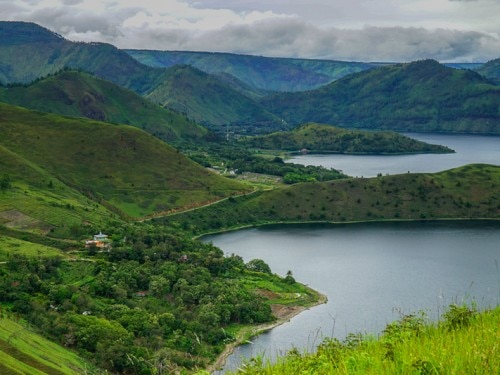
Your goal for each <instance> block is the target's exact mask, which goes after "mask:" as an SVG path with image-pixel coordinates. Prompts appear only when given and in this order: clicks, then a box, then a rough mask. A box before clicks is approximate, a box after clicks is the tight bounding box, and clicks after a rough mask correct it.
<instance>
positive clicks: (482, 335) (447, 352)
mask: <svg viewBox="0 0 500 375" xmlns="http://www.w3.org/2000/svg"><path fill="white" fill-rule="evenodd" d="M499 324H500V307H497V308H495V309H492V310H489V311H485V312H482V313H478V312H476V311H475V310H473V309H471V308H468V307H466V306H456V305H452V306H450V309H449V310H448V311H447V312H446V313H445V314H444V316H443V319H442V320H441V321H440V322H438V323H431V322H429V321H427V320H426V319H425V318H424V317H422V316H420V315H407V316H404V317H403V318H401V320H399V321H396V322H393V323H391V324H389V325H388V326H387V328H386V329H385V331H384V333H383V334H382V335H381V336H380V337H379V338H374V337H369V336H361V335H356V334H353V335H352V336H351V337H348V338H347V339H346V340H344V341H343V342H341V341H339V340H336V339H326V340H325V341H323V343H322V344H321V345H320V346H319V347H318V349H317V351H316V353H300V352H298V351H297V350H291V351H290V352H289V353H288V354H286V355H283V356H282V357H280V358H278V360H277V363H276V364H269V363H263V361H261V360H259V358H257V359H256V360H254V361H251V362H249V363H247V365H246V366H242V369H241V370H240V371H237V372H236V374H273V375H281V374H377V375H378V374H478V375H479V374H483V375H489V374H494V373H497V372H498V369H499V368H500V359H499V358H500V349H499V346H498V326H499Z"/></svg>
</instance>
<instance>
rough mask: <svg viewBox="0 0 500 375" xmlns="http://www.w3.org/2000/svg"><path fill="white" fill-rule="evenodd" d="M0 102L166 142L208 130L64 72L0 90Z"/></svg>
mask: <svg viewBox="0 0 500 375" xmlns="http://www.w3.org/2000/svg"><path fill="white" fill-rule="evenodd" d="M0 101H2V102H6V103H10V104H14V105H19V106H23V107H27V108H31V109H35V110H39V111H43V112H53V113H58V114H61V115H66V116H73V117H87V118H90V119H94V120H100V121H106V122H113V123H120V124H129V125H133V126H136V127H140V128H142V129H144V130H146V131H147V132H148V133H151V134H153V135H155V136H157V137H158V138H161V139H163V140H165V141H167V142H169V143H172V142H173V143H178V142H180V141H181V140H188V139H197V138H201V137H203V136H204V135H205V134H206V133H207V131H206V129H204V128H202V127H201V126H199V125H197V124H196V123H194V122H192V121H188V120H187V119H186V118H185V117H184V116H181V115H179V114H176V113H174V112H171V111H169V110H166V109H163V108H161V107H159V106H158V105H156V104H153V103H151V102H150V101H148V100H146V99H144V98H142V97H141V96H139V95H137V94H136V93H134V92H133V91H130V90H127V89H124V88H122V87H120V86H117V85H115V84H113V83H111V82H108V81H104V80H102V79H99V78H97V77H93V76H91V75H89V74H86V73H82V72H76V71H63V72H59V73H57V74H55V75H53V76H49V77H46V78H44V79H41V80H36V81H35V82H34V83H33V84H31V85H29V86H22V85H19V86H11V87H8V88H7V87H4V88H0Z"/></svg>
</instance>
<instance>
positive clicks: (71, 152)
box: [0, 103, 246, 217]
mask: <svg viewBox="0 0 500 375" xmlns="http://www.w3.org/2000/svg"><path fill="white" fill-rule="evenodd" d="M0 145H1V146H3V148H4V150H6V151H5V152H6V153H10V154H11V155H12V158H15V159H17V160H23V161H25V165H23V168H24V169H25V170H26V171H27V172H26V173H28V172H30V173H35V172H33V171H32V170H30V169H29V168H28V167H27V166H26V165H29V166H31V167H32V169H36V170H37V173H43V174H49V175H50V176H52V178H53V179H54V181H53V182H52V183H53V184H55V183H56V181H55V180H57V181H60V182H62V183H63V184H64V185H66V186H68V187H72V188H73V189H76V190H78V191H79V192H82V193H84V194H85V195H87V196H88V197H90V198H92V200H95V201H97V202H99V203H102V204H104V205H106V206H107V207H108V208H110V209H112V210H115V211H117V212H118V213H121V214H125V215H128V216H131V217H141V216H145V215H149V214H152V213H154V212H158V211H167V210H172V209H178V208H185V207H188V206H189V207H191V206H196V205H197V204H202V203H203V202H208V201H212V200H217V199H220V198H222V197H225V196H228V195H231V194H236V193H238V192H241V191H243V190H245V189H246V188H244V187H242V186H241V185H240V184H239V183H236V182H235V181H232V180H229V179H225V178H222V177H220V176H218V175H216V174H214V173H212V172H209V171H207V170H206V169H205V168H203V167H201V166H200V165H198V164H196V163H194V162H193V161H191V160H190V159H188V158H186V157H185V156H184V155H182V154H181V153H179V151H177V150H175V149H174V148H172V147H170V146H168V145H167V144H165V143H164V142H162V141H160V140H158V139H157V138H154V137H153V136H151V135H149V134H147V133H145V132H144V131H142V130H140V129H137V128H133V127H130V126H122V125H111V124H107V123H104V122H98V121H90V120H86V119H75V118H65V117H61V116H58V115H53V114H47V113H41V112H34V111H30V110H26V109H23V108H20V107H13V106H10V105H7V104H1V103H0ZM7 165H9V163H7ZM11 171H12V173H14V172H15V173H16V174H18V172H17V167H12V169H11ZM39 171H41V172H39ZM49 175H45V178H44V180H42V181H44V182H41V184H43V183H45V184H50V181H47V179H48V178H49ZM34 178H36V176H35V177H34ZM14 183H15V180H14Z"/></svg>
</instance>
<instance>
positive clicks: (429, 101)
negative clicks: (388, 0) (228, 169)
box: [262, 60, 500, 134]
mask: <svg viewBox="0 0 500 375" xmlns="http://www.w3.org/2000/svg"><path fill="white" fill-rule="evenodd" d="M262 103H263V104H264V106H265V107H266V108H268V109H269V111H270V112H273V113H275V114H277V115H278V116H281V117H283V118H284V119H285V120H286V121H287V122H289V123H292V124H299V123H304V122H309V121H313V122H320V123H327V124H336V125H338V126H342V127H349V128H368V129H388V130H397V131H414V132H457V133H483V134H488V133H489V134H500V88H499V87H497V86H494V85H492V84H491V83H490V82H489V81H487V80H486V79H484V78H482V77H481V76H480V75H478V74H477V73H474V72H472V71H469V70H456V69H452V68H447V67H445V66H443V65H441V64H439V63H438V62H436V61H433V60H425V61H418V62H414V63H408V64H397V65H392V66H386V67H382V68H377V69H372V70H369V71H365V72H361V73H357V74H352V75H350V76H348V77H345V78H343V79H340V80H338V81H336V82H333V83H331V84H329V85H327V86H324V87H322V88H320V89H317V90H314V91H309V92H304V93H291V94H281V95H275V96H271V97H268V98H265V99H264V100H263V101H262Z"/></svg>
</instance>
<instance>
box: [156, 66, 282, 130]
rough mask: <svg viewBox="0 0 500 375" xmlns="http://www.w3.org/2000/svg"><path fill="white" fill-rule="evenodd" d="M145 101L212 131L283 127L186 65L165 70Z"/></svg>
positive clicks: (247, 100)
mask: <svg viewBox="0 0 500 375" xmlns="http://www.w3.org/2000/svg"><path fill="white" fill-rule="evenodd" d="M146 97H147V98H148V99H150V100H151V101H153V102H155V103H160V104H161V105H163V106H165V107H168V108H174V109H175V110H176V111H178V112H181V113H186V115H187V116H188V117H189V118H190V119H192V120H194V121H197V122H199V123H201V124H204V125H211V126H212V127H220V125H225V124H233V125H234V126H235V127H237V128H238V129H239V130H240V131H241V130H243V131H244V129H252V130H255V131H263V130H265V129H267V128H268V127H271V128H273V129H276V128H279V127H281V126H282V125H281V121H280V120H279V119H278V118H277V117H276V116H274V115H272V114H271V113H269V112H268V111H266V110H265V109H264V108H263V107H262V106H261V105H260V104H258V103H256V102H255V101H253V100H251V99H250V98H248V97H247V96H245V95H243V94H240V93H239V92H238V91H236V90H234V89H232V88H231V87H229V86H228V85H226V84H224V83H223V82H221V81H220V80H218V79H216V78H215V77H212V76H210V75H208V74H207V73H204V72H202V71H201V70H198V69H195V68H192V67H189V66H187V65H182V66H175V67H172V68H170V69H168V70H167V72H166V74H165V76H164V77H163V81H162V83H161V84H160V85H158V86H157V87H156V88H155V89H154V90H153V91H152V92H150V93H149V94H148V95H147V96H146Z"/></svg>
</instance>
